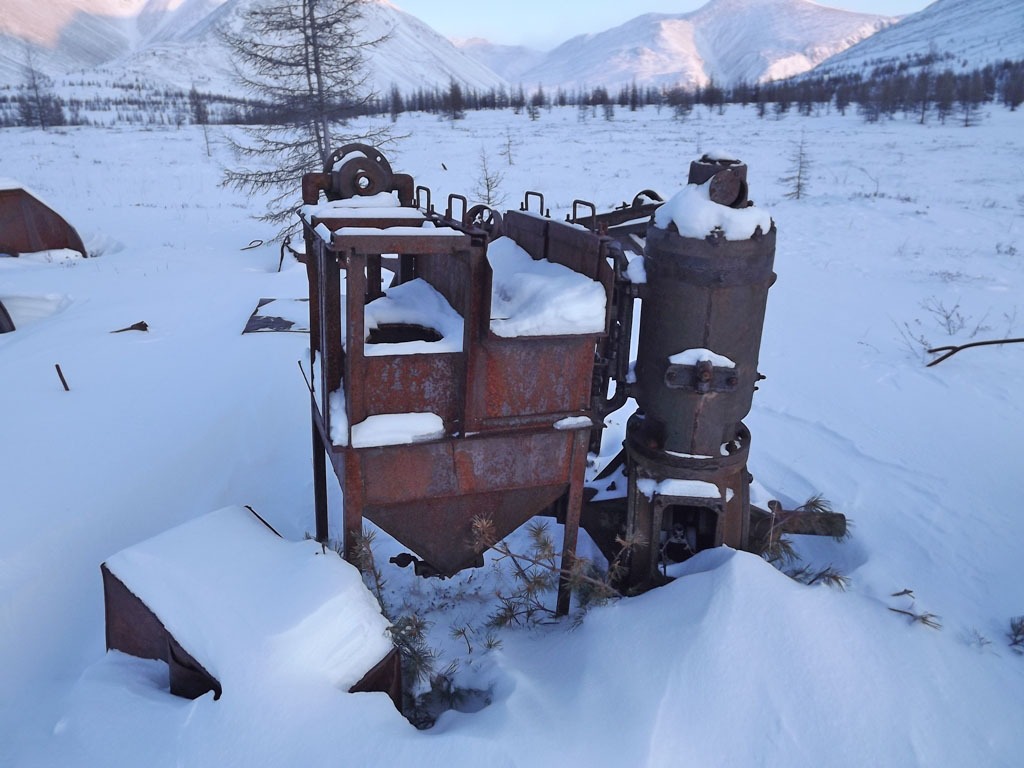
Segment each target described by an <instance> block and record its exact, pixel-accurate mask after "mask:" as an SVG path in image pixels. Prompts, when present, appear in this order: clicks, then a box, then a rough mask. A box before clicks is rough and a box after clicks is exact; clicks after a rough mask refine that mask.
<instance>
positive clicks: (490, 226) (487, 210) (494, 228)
mask: <svg viewBox="0 0 1024 768" xmlns="http://www.w3.org/2000/svg"><path fill="white" fill-rule="evenodd" d="M462 223H463V224H464V225H466V226H472V227H476V228H477V229H482V230H483V231H484V232H486V233H487V241H488V242H493V241H495V240H497V239H498V238H499V237H501V235H502V219H501V214H500V213H498V212H497V211H496V210H494V209H493V208H491V207H490V206H487V205H474V206H473V207H472V208H470V209H469V210H468V211H466V215H465V217H463V220H462Z"/></svg>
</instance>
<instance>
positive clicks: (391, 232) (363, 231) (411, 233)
mask: <svg viewBox="0 0 1024 768" xmlns="http://www.w3.org/2000/svg"><path fill="white" fill-rule="evenodd" d="M354 218H362V216H357V217H354ZM321 226H323V225H322V224H317V232H319V231H320V230H319V227H321ZM334 233H335V234H336V235H337V236H338V237H344V236H346V235H348V236H352V237H366V236H368V235H382V234H385V233H386V234H387V235H388V236H389V237H392V236H395V235H398V236H399V237H424V236H427V237H465V235H464V234H463V233H462V232H459V230H457V229H452V228H450V227H422V228H420V227H388V228H387V229H386V230H385V229H381V228H380V227H341V228H340V229H337V230H335V232H334ZM321 237H323V235H321ZM325 239H326V240H329V239H330V238H325Z"/></svg>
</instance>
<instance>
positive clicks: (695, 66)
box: [469, 0, 896, 96]
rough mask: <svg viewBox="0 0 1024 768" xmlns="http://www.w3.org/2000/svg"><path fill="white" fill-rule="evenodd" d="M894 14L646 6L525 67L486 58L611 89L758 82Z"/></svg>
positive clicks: (796, 3) (511, 73) (530, 78)
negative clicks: (648, 8)
mask: <svg viewBox="0 0 1024 768" xmlns="http://www.w3.org/2000/svg"><path fill="white" fill-rule="evenodd" d="M894 21H896V19H895V18H894V17H891V16H890V17H887V16H879V15H872V14H865V13H850V12H849V11H843V10H839V9H836V8H827V7H824V6H822V5H819V4H817V3H812V2H807V1H806V0H711V1H710V2H707V3H705V4H703V5H702V6H701V7H700V8H698V9H696V10H693V11H690V12H688V13H645V14H643V15H641V16H636V17H635V18H633V19H630V20H629V21H627V22H625V23H624V24H620V25H619V26H617V27H613V28H611V29H607V30H603V31H601V32H597V33H594V34H588V35H579V36H577V37H573V38H572V39H570V40H567V41H566V42H564V43H562V44H561V45H559V46H558V47H557V48H555V49H554V50H552V51H550V52H548V53H547V54H546V55H544V56H543V58H541V59H540V61H538V62H537V63H536V64H534V65H533V66H532V67H530V68H529V69H527V70H526V71H525V72H521V71H519V69H518V67H515V68H513V67H508V66H505V65H504V64H503V62H502V61H501V60H500V59H495V58H494V57H492V56H489V55H488V52H487V51H486V49H485V50H484V56H486V58H484V60H485V61H487V62H489V63H493V64H494V65H495V66H496V67H497V69H496V70H495V71H497V72H498V73H499V74H501V75H504V76H505V77H506V79H508V80H509V81H510V82H513V83H543V84H544V85H545V86H547V87H554V86H562V87H564V88H576V87H581V86H582V87H591V88H592V87H594V86H595V85H598V84H601V85H604V86H607V87H608V89H609V92H610V93H612V95H613V96H614V95H615V93H616V91H617V90H618V89H619V88H620V87H621V86H626V87H629V86H631V84H632V83H637V84H639V85H646V84H652V85H657V86H666V87H671V86H673V85H682V86H684V87H689V88H693V87H694V86H701V87H703V86H705V85H707V84H708V82H709V81H711V80H714V81H715V82H716V83H719V84H724V83H735V82H739V81H741V80H742V81H745V82H748V83H756V82H765V81H768V80H771V79H782V78H786V77H789V76H791V75H796V74H799V73H801V72H805V71H807V70H809V69H811V68H812V67H814V66H815V65H817V64H819V63H821V62H822V61H824V60H825V59H827V58H828V57H829V56H832V55H834V54H837V53H839V52H840V51H843V50H845V49H847V48H849V47H850V46H851V45H854V44H855V43H857V42H858V41H860V40H863V39H865V38H870V36H871V35H873V34H875V33H876V32H878V30H880V29H883V28H885V27H886V26H887V25H889V24H891V23H893V22H894ZM469 51H470V53H472V52H473V50H472V49H469Z"/></svg>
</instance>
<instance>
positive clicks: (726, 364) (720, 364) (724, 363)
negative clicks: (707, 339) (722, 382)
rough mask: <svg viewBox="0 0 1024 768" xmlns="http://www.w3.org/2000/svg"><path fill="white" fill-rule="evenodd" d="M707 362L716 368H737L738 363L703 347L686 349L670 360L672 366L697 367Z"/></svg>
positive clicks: (672, 356) (670, 357)
mask: <svg viewBox="0 0 1024 768" xmlns="http://www.w3.org/2000/svg"><path fill="white" fill-rule="evenodd" d="M705 360H706V361H707V362H709V363H711V364H712V365H713V366H715V367H716V368H735V367H736V363H734V362H733V361H732V360H730V359H729V358H728V357H726V356H725V355H719V354H717V353H715V352H712V351H711V350H710V349H704V348H703V347H697V348H695V349H684V350H683V351H682V352H678V353H676V354H674V355H670V356H669V358H668V361H669V363H671V364H672V365H696V364H697V363H700V362H703V361H705Z"/></svg>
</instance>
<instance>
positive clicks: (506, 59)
mask: <svg viewBox="0 0 1024 768" xmlns="http://www.w3.org/2000/svg"><path fill="white" fill-rule="evenodd" d="M452 42H453V43H454V44H455V47H456V48H458V49H459V50H460V51H462V52H463V53H465V54H466V55H467V56H469V57H470V58H471V59H474V60H476V61H479V62H480V63H481V64H483V65H484V66H486V67H487V68H488V69H490V70H492V71H493V72H496V73H497V74H498V75H500V76H501V77H503V78H504V79H505V80H507V81H508V82H510V83H517V82H519V81H520V80H521V79H522V77H523V74H524V73H525V72H527V71H529V70H530V69H532V68H534V67H539V66H541V65H542V62H543V61H544V57H545V56H546V55H547V54H546V53H545V52H544V51H541V50H539V49H536V48H529V47H527V46H525V45H500V44H498V43H492V42H490V41H489V40H484V39H483V38H481V37H471V38H469V39H463V40H452Z"/></svg>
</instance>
